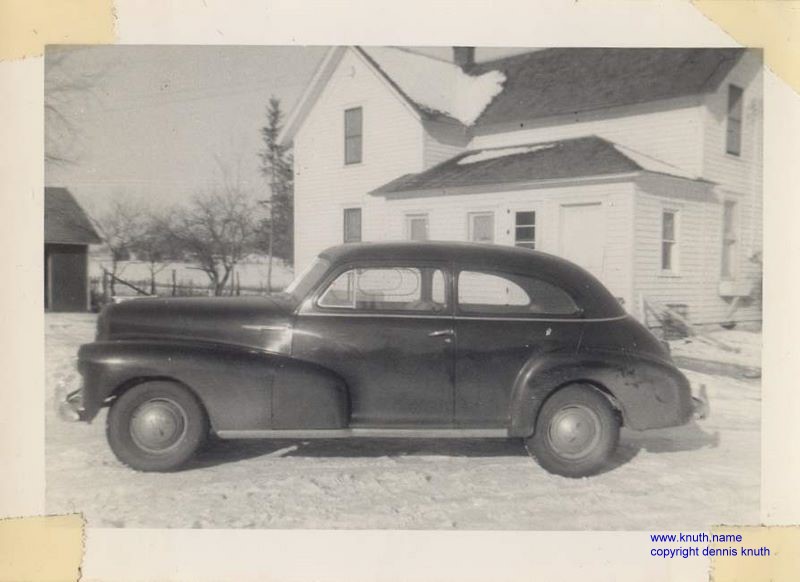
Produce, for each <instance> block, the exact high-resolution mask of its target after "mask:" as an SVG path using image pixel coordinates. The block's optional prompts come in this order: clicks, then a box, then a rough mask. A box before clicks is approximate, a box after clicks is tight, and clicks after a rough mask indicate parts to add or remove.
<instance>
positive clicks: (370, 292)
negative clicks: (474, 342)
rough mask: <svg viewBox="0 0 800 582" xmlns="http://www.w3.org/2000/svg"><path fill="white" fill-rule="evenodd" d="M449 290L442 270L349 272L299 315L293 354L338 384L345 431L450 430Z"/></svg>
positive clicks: (361, 267) (393, 266)
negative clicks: (346, 411)
mask: <svg viewBox="0 0 800 582" xmlns="http://www.w3.org/2000/svg"><path fill="white" fill-rule="evenodd" d="M449 289H450V284H449V274H448V272H447V269H446V268H445V267H444V266H443V265H438V264H413V265H411V264H408V263H369V264H351V265H347V266H345V267H342V268H340V269H338V270H337V271H335V272H334V273H333V274H332V275H331V276H330V277H328V279H327V280H326V281H325V282H324V283H323V284H322V285H320V289H319V291H318V292H317V293H316V294H314V295H313V296H312V297H311V298H309V299H308V300H307V301H306V302H305V303H304V305H303V307H301V309H300V312H299V313H298V317H297V321H296V325H295V331H294V338H293V346H292V351H293V354H294V355H295V357H297V358H301V359H304V360H308V361H312V362H315V363H317V364H319V365H321V366H324V367H326V368H328V369H330V370H332V371H334V372H336V373H337V374H338V375H339V376H341V378H342V379H343V380H344V381H345V382H346V384H347V387H348V393H349V398H350V415H351V416H350V426H352V427H362V428H366V427H394V428H414V427H448V426H452V422H453V398H454V394H453V392H454V380H453V372H454V371H453V366H454V360H455V352H454V341H453V337H454V330H453V316H452V301H451V298H450V292H449Z"/></svg>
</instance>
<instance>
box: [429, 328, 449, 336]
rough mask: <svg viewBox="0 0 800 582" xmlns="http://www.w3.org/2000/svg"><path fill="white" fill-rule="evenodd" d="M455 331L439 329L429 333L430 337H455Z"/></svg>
mask: <svg viewBox="0 0 800 582" xmlns="http://www.w3.org/2000/svg"><path fill="white" fill-rule="evenodd" d="M454 335H455V332H454V331H453V330H452V329H437V330H436V331H432V332H431V333H429V334H428V337H453V336H454Z"/></svg>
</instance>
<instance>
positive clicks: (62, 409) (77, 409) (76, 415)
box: [56, 381, 87, 422]
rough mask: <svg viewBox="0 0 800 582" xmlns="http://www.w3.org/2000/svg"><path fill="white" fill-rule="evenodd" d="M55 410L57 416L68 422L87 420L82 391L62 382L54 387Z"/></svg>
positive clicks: (80, 388)
mask: <svg viewBox="0 0 800 582" xmlns="http://www.w3.org/2000/svg"><path fill="white" fill-rule="evenodd" d="M56 409H57V412H58V416H59V417H60V418H61V419H62V420H66V421H68V422H78V421H81V420H87V416H86V410H85V409H84V407H83V389H82V387H80V386H78V387H74V386H72V385H70V383H69V382H66V381H62V382H59V384H58V386H56Z"/></svg>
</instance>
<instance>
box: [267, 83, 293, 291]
mask: <svg viewBox="0 0 800 582" xmlns="http://www.w3.org/2000/svg"><path fill="white" fill-rule="evenodd" d="M282 126H283V111H282V110H281V102H280V99H278V98H276V97H270V100H269V106H268V107H267V124H266V125H265V126H264V127H262V128H261V138H262V139H263V141H264V149H263V150H261V152H259V158H260V160H261V173H262V174H263V176H264V178H265V179H266V182H267V187H268V192H269V197H268V198H267V199H266V200H264V201H263V204H264V206H265V208H266V213H267V217H266V218H264V219H263V220H262V221H261V225H260V231H261V232H260V238H261V241H260V242H261V246H262V247H263V248H264V249H265V250H266V251H267V253H269V255H270V267H269V270H270V272H269V274H268V276H267V280H268V284H269V286H270V288H271V287H272V257H278V258H280V259H282V260H283V262H284V263H285V264H287V265H291V264H292V261H293V256H294V175H293V170H292V161H293V160H292V153H291V150H290V148H289V147H288V146H284V145H281V144H279V143H278V134H279V133H280V131H281V129H282Z"/></svg>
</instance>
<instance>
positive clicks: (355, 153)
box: [344, 107, 363, 164]
mask: <svg viewBox="0 0 800 582" xmlns="http://www.w3.org/2000/svg"><path fill="white" fill-rule="evenodd" d="M362 124H363V113H362V110H361V107H355V108H353V109H347V110H345V112H344V163H345V164H360V163H361V149H362Z"/></svg>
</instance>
